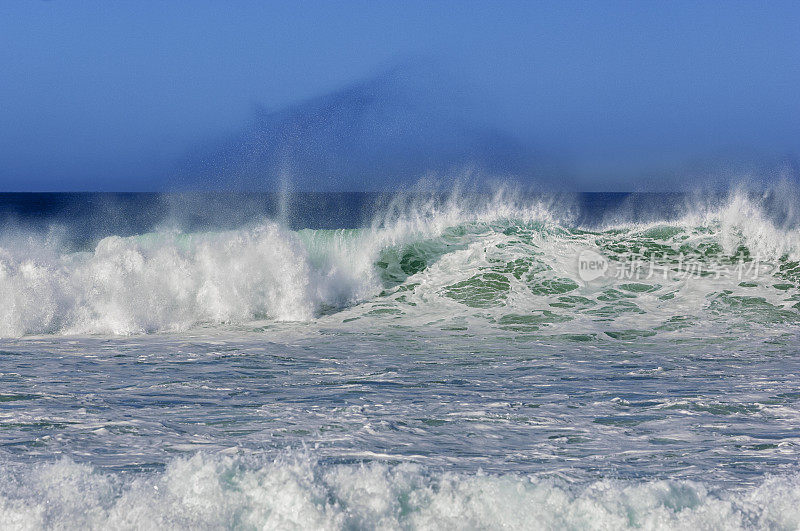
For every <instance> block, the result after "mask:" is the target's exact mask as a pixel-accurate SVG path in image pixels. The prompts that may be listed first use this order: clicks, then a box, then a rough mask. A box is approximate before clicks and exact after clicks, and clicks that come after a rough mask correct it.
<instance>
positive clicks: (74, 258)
mask: <svg viewBox="0 0 800 531" xmlns="http://www.w3.org/2000/svg"><path fill="white" fill-rule="evenodd" d="M765 205H766V202H765V200H764V198H763V197H758V196H754V195H753V194H748V193H744V192H738V193H732V194H731V195H730V196H729V197H728V198H727V199H726V200H725V201H722V202H719V203H714V202H708V203H705V204H703V203H700V204H697V203H695V204H693V205H687V206H686V207H685V208H682V209H681V215H680V216H678V217H674V218H670V219H657V218H653V216H649V217H647V219H645V217H642V219H640V220H637V219H631V218H630V216H629V217H628V219H617V218H614V219H611V220H610V221H609V220H606V221H602V222H600V223H598V224H595V225H594V226H588V225H586V224H581V223H580V222H578V221H576V219H578V217H579V216H578V215H577V214H576V212H575V210H574V208H571V207H569V206H568V205H566V204H565V203H563V202H557V201H555V200H545V199H542V198H539V199H536V200H525V199H522V198H520V197H519V196H515V195H513V194H508V193H499V194H497V195H495V196H494V197H493V198H482V199H481V198H478V197H471V198H470V197H468V196H459V195H453V196H451V197H450V198H449V199H446V200H440V199H436V198H431V199H429V200H419V198H414V199H406V200H403V199H398V200H396V201H394V202H392V203H391V204H389V205H388V207H387V208H385V209H384V210H383V213H382V215H380V216H377V217H376V218H375V220H374V221H373V223H372V225H371V226H369V227H366V228H362V229H354V230H349V229H348V230H345V229H342V230H309V229H304V230H299V231H292V230H289V229H288V228H285V227H284V226H281V225H279V224H277V223H275V222H272V221H264V222H262V223H258V224H254V225H250V226H248V227H245V228H242V229H239V230H231V231H224V232H206V233H183V232H179V231H158V232H153V233H149V234H143V235H139V236H133V237H119V236H111V237H107V238H103V239H101V240H100V241H98V242H97V243H96V245H94V246H93V248H92V249H90V250H87V251H80V252H72V251H66V250H65V248H64V246H63V245H61V244H59V242H58V239H56V238H43V237H34V236H31V235H29V234H25V233H24V232H22V231H19V232H7V233H5V234H3V235H2V237H0V299H1V300H3V301H4V304H3V305H2V306H0V337H14V336H23V335H31V334H52V333H65V334H135V333H149V332H159V331H178V330H184V329H187V328H190V327H193V326H197V325H217V324H223V323H246V322H250V321H254V320H264V319H266V320H277V321H310V320H315V319H320V318H322V319H338V320H340V321H342V320H344V321H347V322H351V321H353V320H358V319H387V318H389V319H406V320H409V322H414V323H416V322H419V323H431V322H436V321H437V319H439V320H442V319H444V320H451V321H452V320H453V319H455V317H454V316H455V315H456V314H459V315H461V314H466V315H467V317H465V318H463V319H462V318H459V319H461V321H464V320H466V321H467V322H478V321H480V322H482V323H484V324H487V325H488V326H493V327H495V328H496V329H502V330H506V331H511V332H537V331H541V330H545V329H546V330H549V331H553V332H558V331H559V330H560V329H561V328H568V329H569V330H570V331H571V333H577V336H576V337H578V336H580V337H583V338H595V337H597V336H598V334H599V335H600V336H603V337H606V338H607V337H612V338H626V337H640V336H642V335H644V336H650V335H653V334H656V333H669V332H675V331H679V330H682V329H685V328H687V327H690V326H693V325H695V324H698V323H700V322H701V321H704V322H705V321H708V320H709V319H711V320H713V319H714V318H718V317H720V316H724V319H725V320H726V321H729V320H730V318H731V316H733V317H734V318H736V317H737V316H738V317H740V318H742V320H743V321H746V322H750V323H752V322H756V323H762V324H764V323H767V324H769V323H783V324H786V323H795V322H797V321H798V316H799V315H800V314H799V313H798V308H800V292H798V283H799V281H800V254H799V251H800V232H799V231H798V229H797V224H796V223H795V220H794V217H793V216H794V213H793V212H787V211H785V209H784V210H783V211H780V212H779V213H778V215H776V213H775V212H776V211H775V209H774V208H773V207H769V208H768V207H767V206H765ZM587 249H588V250H591V251H593V252H595V253H597V254H598V255H600V256H602V257H603V258H604V259H606V260H608V262H609V264H610V265H611V266H612V267H611V269H612V270H616V271H617V272H619V271H620V270H622V269H623V268H624V267H628V266H630V264H631V257H636V258H637V260H638V261H639V262H641V263H639V265H638V267H639V268H642V267H644V266H643V264H644V263H645V262H647V263H649V264H650V266H651V268H652V266H653V264H654V265H655V266H657V267H656V270H657V272H656V274H650V275H649V276H648V275H643V274H642V272H641V271H639V272H638V273H637V275H636V278H623V277H622V276H619V275H618V276H616V277H614V276H612V275H606V276H605V277H604V278H601V279H599V281H597V282H586V279H585V278H582V277H581V275H580V271H578V269H577V266H576V257H577V256H578V255H579V254H580V252H581V251H582V250H587ZM690 263H691V264H693V265H691V267H694V268H695V273H696V274H695V275H687V274H686V269H687V267H689V264H690ZM737 267H738V269H737ZM651 273H652V271H651ZM743 275H744V276H743ZM747 275H749V276H747ZM720 320H721V318H720ZM643 322H647V323H648V325H647V326H644V327H643V325H642V323H643ZM562 323H569V325H564V324H562ZM467 324H469V323H467ZM575 331H577V332H575Z"/></svg>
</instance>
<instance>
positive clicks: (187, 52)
mask: <svg viewBox="0 0 800 531" xmlns="http://www.w3.org/2000/svg"><path fill="white" fill-rule="evenodd" d="M798 27H800V3H798V2H769V3H766V2H735V1H734V2H731V1H728V2H711V1H709V2H680V1H678V2H645V1H640V2H564V1H561V2H274V3H271V2H245V1H239V2H221V1H219V2H205V1H198V0H195V1H191V2H190V1H185V2H181V1H175V2H156V1H146V0H140V1H137V2H114V1H107V0H106V1H89V0H86V1H81V2H75V1H68V0H52V1H47V2H4V3H2V4H0V190H159V189H165V188H167V187H168V186H169V182H170V179H171V176H172V175H173V174H174V173H175V172H176V171H179V168H180V164H181V163H180V161H181V160H182V159H183V158H185V156H186V153H188V152H191V151H192V150H196V149H197V146H198V145H205V143H208V142H209V141H210V139H214V138H218V137H220V136H224V135H228V134H231V133H235V132H237V131H239V130H241V128H242V127H245V124H247V123H248V121H249V120H252V116H253V109H254V107H256V106H260V107H262V108H265V109H270V110H276V111H278V110H280V109H283V108H285V107H286V106H290V105H294V104H296V103H297V102H302V101H305V100H308V99H311V98H316V97H320V96H323V95H325V94H327V93H330V92H332V91H337V90H340V89H342V87H347V86H349V85H351V84H353V83H356V82H359V81H360V80H364V79H369V78H370V77H371V76H375V75H378V74H379V73H380V72H382V71H383V70H384V69H386V68H388V67H391V65H393V64H395V63H398V62H401V63H408V62H413V61H416V60H423V61H425V62H426V63H430V64H435V65H437V68H438V69H439V71H440V72H439V74H438V75H437V78H436V79H437V80H441V82H442V83H443V84H447V85H448V86H449V89H448V92H447V93H448V94H454V93H458V95H459V96H463V99H459V98H456V99H455V100H454V101H458V102H461V101H464V102H470V103H465V104H463V105H462V106H461V107H460V108H459V109H457V110H456V111H455V112H458V113H460V117H459V121H458V123H460V124H471V123H473V122H474V123H475V124H480V127H486V128H491V129H492V130H498V131H502V132H503V134H506V135H509V136H510V137H513V138H514V139H515V140H517V141H518V142H519V145H521V146H524V149H525V150H528V151H529V152H530V154H531V157H539V156H540V157H542V158H543V159H547V160H552V161H554V162H553V164H552V165H550V166H548V167H553V168H559V169H558V170H557V171H556V170H553V172H554V174H553V175H551V176H549V177H547V176H545V178H551V179H554V180H557V179H558V178H559V177H558V176H557V175H555V173H558V172H563V173H564V174H565V175H568V176H569V178H570V179H571V180H572V181H574V182H575V183H577V185H578V186H579V187H582V188H585V189H607V188H609V189H624V188H637V187H642V186H647V183H649V182H652V181H653V180H654V179H656V180H657V179H661V178H662V177H663V176H669V178H676V179H679V178H680V175H681V174H682V173H691V172H692V171H694V170H693V168H696V167H703V168H707V167H708V164H709V163H713V164H712V166H713V167H715V168H717V167H719V168H723V169H724V168H729V169H730V168H738V167H740V166H737V165H740V164H742V163H745V166H746V165H747V164H748V163H754V164H764V165H767V166H769V165H770V164H780V163H781V161H786V160H794V158H795V157H796V156H797V155H798V154H800V97H798V96H797V95H798V94H800V31H798ZM436 82H438V81H436ZM321 149H325V147H324V146H323V147H321ZM264 171H269V170H264ZM190 177H191V176H190ZM204 178H206V177H200V176H198V177H197V179H198V180H202V179H204ZM199 185H200V186H201V187H202V182H200V183H199ZM342 186H343V187H350V188H352V187H354V186H358V183H357V182H356V183H353V182H349V183H347V184H346V185H345V184H343V185H342ZM335 187H336V186H335V183H334V185H333V188H335Z"/></svg>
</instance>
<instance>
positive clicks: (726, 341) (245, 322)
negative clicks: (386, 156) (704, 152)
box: [0, 190, 800, 529]
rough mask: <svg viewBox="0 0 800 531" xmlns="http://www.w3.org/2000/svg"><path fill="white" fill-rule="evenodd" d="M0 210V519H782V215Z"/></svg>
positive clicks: (638, 206) (93, 524) (787, 208)
mask: <svg viewBox="0 0 800 531" xmlns="http://www.w3.org/2000/svg"><path fill="white" fill-rule="evenodd" d="M795 197H796V196H792V195H791V194H789V193H787V192H786V191H782V192H772V193H761V192H760V193H756V192H746V191H732V192H730V193H724V194H715V195H711V196H709V195H705V196H701V195H698V194H689V193H672V194H644V193H639V194H627V193H619V194H612V193H596V194H588V193H587V194H544V193H541V194H533V193H528V194H522V193H513V192H510V191H498V192H496V193H472V194H463V193H462V194H457V193H442V192H441V191H437V192H435V193H423V192H421V191H418V190H417V191H411V192H409V193H407V194H394V195H389V194H386V195H381V194H365V193H339V194H312V193H294V194H289V193H286V194H234V193H224V194H223V193H217V194H213V193H197V194H0V222H1V223H2V228H0V528H9V527H14V528H31V529H36V528H96V529H105V528H123V529H127V528H135V529H156V528H213V529H218V528H241V529H255V528H265V527H266V528H281V529H283V528H303V529H307V528H319V529H353V528H355V529H360V528H388V529H395V528H402V529H405V528H424V529H441V528H452V529H455V528H458V529H461V528H500V527H509V528H543V529H561V528H577V529H584V528H586V529H618V528H628V527H637V528H639V527H640V528H656V527H657V528H676V529H686V528H697V529H719V528H753V527H755V528H787V529H789V528H791V529H795V528H797V527H798V526H800V475H798V473H799V472H800V469H798V456H800V356H798V351H799V350H800V229H799V228H798V227H800V224H798V223H797V218H796V216H797V214H796V213H795V210H796V204H797V202H796V201H795Z"/></svg>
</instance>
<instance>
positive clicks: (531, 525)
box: [0, 454, 800, 529]
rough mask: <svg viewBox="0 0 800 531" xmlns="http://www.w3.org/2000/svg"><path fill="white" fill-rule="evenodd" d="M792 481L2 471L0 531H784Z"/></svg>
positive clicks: (349, 470)
mask: <svg viewBox="0 0 800 531" xmlns="http://www.w3.org/2000/svg"><path fill="white" fill-rule="evenodd" d="M798 507H800V480H798V478H797V477H796V476H788V477H773V478H768V479H766V480H765V481H763V482H762V483H760V484H759V485H756V486H753V487H749V488H744V489H742V490H740V491H738V492H733V493H732V492H724V491H718V490H709V488H708V487H706V486H705V485H703V484H701V483H695V482H686V481H682V482H677V481H647V482H637V481H622V480H602V481H598V482H595V483H590V484H579V485H578V484H569V483H565V482H563V481H557V480H549V479H534V478H531V477H525V476H520V475H514V474H509V475H500V476H497V475H484V474H480V473H477V474H464V473H462V474H457V473H448V472H432V471H429V470H426V469H424V468H421V467H419V466H417V465H408V464H407V465H394V466H388V465H384V464H364V465H327V466H326V465H321V464H319V463H316V462H315V461H314V460H313V459H311V458H309V457H308V456H307V455H305V454H295V455H293V456H284V457H282V458H279V459H277V460H275V461H266V462H264V461H262V462H258V461H257V460H254V459H236V458H232V457H211V456H207V455H196V456H194V457H192V458H182V459H176V460H174V461H173V462H171V463H170V464H169V465H168V466H167V468H166V470H165V471H164V472H152V473H146V474H144V473H135V474H132V473H126V474H121V473H106V472H103V471H101V470H97V469H93V468H92V467H90V466H88V465H83V464H77V463H75V462H73V461H71V460H69V459H62V460H60V461H57V462H54V463H48V464H37V465H9V466H3V468H2V477H1V478H0V527H2V528H3V529H54V528H55V529H156V528H158V529H184V528H193V529H219V528H239V529H312V528H313V529H375V528H380V529H409V528H410V529H485V528H506V529H626V528H641V529H690V528H691V529H739V528H751V527H760V528H777V529H793V528H796V527H797V526H798V525H800V509H798Z"/></svg>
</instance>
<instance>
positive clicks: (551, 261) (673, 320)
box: [339, 219, 800, 341]
mask: <svg viewBox="0 0 800 531" xmlns="http://www.w3.org/2000/svg"><path fill="white" fill-rule="evenodd" d="M786 238H788V241H789V242H790V243H791V239H790V238H791V236H785V239H786ZM776 249H778V247H777V246H776V245H774V244H772V245H771V244H770V242H764V241H759V240H758V239H753V238H750V237H749V235H748V234H747V233H746V231H745V230H743V229H742V227H726V226H724V225H723V224H722V223H720V222H718V221H715V220H713V219H712V220H710V221H705V222H702V223H693V224H692V223H688V222H680V223H672V224H667V223H663V224H650V225H645V226H636V225H629V226H621V227H613V228H608V229H598V230H584V229H576V228H570V227H569V226H566V225H564V224H560V223H556V222H542V221H538V220H537V221H522V220H516V219H497V220H491V221H486V222H484V221H478V222H468V223H462V224H459V225H457V226H454V227H448V228H447V229H446V230H444V231H443V232H442V233H441V234H439V235H436V236H432V237H423V238H419V239H416V240H412V241H404V242H402V243H399V244H396V245H387V246H386V247H384V248H382V249H381V250H380V252H379V253H378V258H377V260H376V261H375V262H374V268H375V270H376V272H377V274H378V277H379V279H380V282H381V285H382V291H381V292H380V294H379V296H377V297H375V298H370V299H369V300H366V301H364V302H362V303H361V304H358V305H356V306H355V307H351V308H349V309H347V310H346V311H344V312H343V313H342V314H341V315H340V316H339V317H341V318H343V319H348V320H349V321H352V320H357V319H360V318H362V317H363V318H378V319H390V320H392V321H393V322H396V323H398V324H411V325H414V324H421V325H422V324H426V325H427V324H434V325H436V326H441V327H442V328H443V329H461V328H463V329H467V328H468V327H469V326H474V327H481V328H485V329H487V330H495V331H496V332H498V333H511V334H534V335H542V336H558V337H564V338H572V339H574V340H580V341H586V340H599V339H605V340H619V341H625V340H641V339H646V338H650V337H653V336H656V335H663V334H672V335H691V334H693V333H698V334H700V333H702V330H703V329H705V328H709V327H711V328H714V329H717V330H719V331H725V332H729V333H731V332H732V333H736V332H737V331H743V330H745V329H750V328H752V327H762V328H764V327H766V328H773V329H774V330H775V331H779V330H780V329H781V327H785V326H787V325H789V326H796V325H800V291H799V290H798V287H799V286H800V264H799V263H798V260H797V257H796V255H795V254H794V250H793V248H792V247H791V246H790V245H783V246H782V247H781V248H779V249H778V250H777V252H776ZM586 256H590V257H592V258H594V259H595V261H598V262H599V264H598V267H602V268H604V270H603V272H602V274H599V275H597V276H594V275H593V274H592V272H591V271H588V272H587V271H584V270H582V269H581V267H582V266H584V265H586V264H584V263H582V260H583V261H585V257H586ZM459 323H460V324H459Z"/></svg>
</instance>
